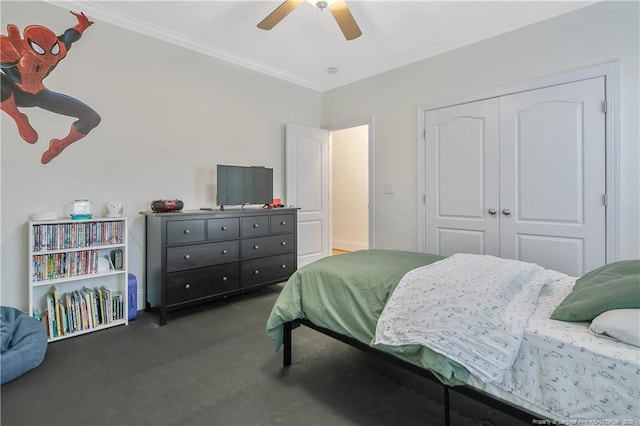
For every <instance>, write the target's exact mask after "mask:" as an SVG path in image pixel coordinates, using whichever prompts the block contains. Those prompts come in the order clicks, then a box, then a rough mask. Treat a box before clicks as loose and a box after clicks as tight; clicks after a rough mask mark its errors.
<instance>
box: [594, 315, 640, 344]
mask: <svg viewBox="0 0 640 426" xmlns="http://www.w3.org/2000/svg"><path fill="white" fill-rule="evenodd" d="M590 328H591V331H593V332H594V333H596V334H606V335H607V336H610V337H613V338H614V339H618V340H620V341H621V342H625V343H628V344H630V345H634V346H640V309H613V310H611V311H606V312H603V313H601V314H600V315H598V316H597V317H595V318H594V319H593V321H592V322H591V327H590Z"/></svg>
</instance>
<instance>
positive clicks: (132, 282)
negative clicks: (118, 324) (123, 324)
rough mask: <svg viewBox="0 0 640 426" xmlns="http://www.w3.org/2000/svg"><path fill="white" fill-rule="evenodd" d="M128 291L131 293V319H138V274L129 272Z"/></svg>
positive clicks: (129, 301)
mask: <svg viewBox="0 0 640 426" xmlns="http://www.w3.org/2000/svg"><path fill="white" fill-rule="evenodd" d="M127 292H128V293H129V300H128V303H129V321H133V320H134V319H136V315H137V314H138V281H137V280H136V276H135V275H133V274H132V273H129V284H128V291H127Z"/></svg>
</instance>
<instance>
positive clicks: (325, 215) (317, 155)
mask: <svg viewBox="0 0 640 426" xmlns="http://www.w3.org/2000/svg"><path fill="white" fill-rule="evenodd" d="M285 157H286V158H285V162H286V171H285V180H286V188H285V189H286V203H287V204H288V205H293V206H295V207H298V208H299V209H300V211H299V212H298V267H301V266H304V265H306V264H308V263H311V262H313V261H314V260H318V259H320V258H323V257H326V256H329V255H330V254H331V252H330V238H331V235H330V232H329V231H330V229H331V227H330V224H329V218H330V216H329V213H330V210H329V132H328V131H327V130H323V129H316V128H312V127H305V126H298V125H295V124H287V128H286V150H285Z"/></svg>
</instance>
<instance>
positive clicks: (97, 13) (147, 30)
mask: <svg viewBox="0 0 640 426" xmlns="http://www.w3.org/2000/svg"><path fill="white" fill-rule="evenodd" d="M47 3H50V4H53V5H55V6H58V7H61V8H65V9H71V10H74V9H75V10H82V11H83V12H85V13H86V14H87V15H90V16H91V18H92V19H100V20H101V21H104V22H107V23H109V24H113V25H116V26H119V27H121V28H125V29H128V30H131V31H134V32H136V33H140V34H144V35H146V36H149V37H152V38H155V39H158V40H162V41H165V42H167V43H171V44H174V45H176V46H179V47H182V48H185V49H189V50H193V51H195V52H198V53H201V54H203V55H207V56H210V57H213V58H216V59H220V60H222V61H225V62H228V63H232V64H235V65H238V66H241V67H243V68H247V69H250V70H253V71H256V72H259V73H261V74H266V75H269V76H271V77H275V78H278V79H280V80H284V81H287V82H289V83H292V84H296V85H298V86H302V87H306V88H308V89H311V90H315V91H317V92H319V91H321V89H322V87H321V85H320V84H319V83H317V82H315V81H311V80H309V79H306V78H303V77H301V76H299V75H297V74H294V73H291V72H288V71H286V70H283V69H281V68H277V67H273V66H270V65H267V64H265V63H263V62H260V61H256V60H253V59H251V58H248V57H246V56H243V55H239V54H237V53H234V52H231V51H228V50H225V49H221V48H218V47H216V46H213V45H210V44H207V43H203V42H202V41H200V40H197V39H194V38H192V37H188V36H186V35H184V34H181V33H178V32H175V31H172V30H170V29H167V28H165V27H162V26H159V25H155V24H151V23H149V22H147V21H143V20H140V19H135V18H131V17H130V16H127V15H124V14H121V13H118V12H114V11H113V10H111V9H109V8H106V7H103V6H102V5H100V4H96V3H93V2H90V1H82V0H80V1H59V0H47Z"/></svg>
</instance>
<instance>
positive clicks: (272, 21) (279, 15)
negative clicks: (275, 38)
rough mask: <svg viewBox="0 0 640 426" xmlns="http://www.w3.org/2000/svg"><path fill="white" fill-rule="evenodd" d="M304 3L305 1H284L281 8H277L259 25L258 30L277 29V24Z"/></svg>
mask: <svg viewBox="0 0 640 426" xmlns="http://www.w3.org/2000/svg"><path fill="white" fill-rule="evenodd" d="M301 3H304V0H284V1H283V2H282V3H281V4H280V6H278V7H276V8H275V10H274V11H273V12H271V13H270V14H269V15H268V16H267V17H266V18H264V19H263V20H262V21H261V22H260V23H259V24H258V28H260V29H261V30H270V29H271V28H273V27H275V26H276V24H277V23H278V22H280V21H282V20H283V19H284V18H285V16H287V15H288V14H289V13H291V11H293V9H295V8H296V7H298V6H300V4H301Z"/></svg>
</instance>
